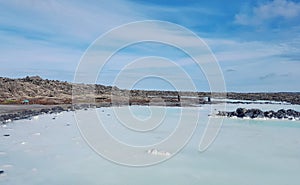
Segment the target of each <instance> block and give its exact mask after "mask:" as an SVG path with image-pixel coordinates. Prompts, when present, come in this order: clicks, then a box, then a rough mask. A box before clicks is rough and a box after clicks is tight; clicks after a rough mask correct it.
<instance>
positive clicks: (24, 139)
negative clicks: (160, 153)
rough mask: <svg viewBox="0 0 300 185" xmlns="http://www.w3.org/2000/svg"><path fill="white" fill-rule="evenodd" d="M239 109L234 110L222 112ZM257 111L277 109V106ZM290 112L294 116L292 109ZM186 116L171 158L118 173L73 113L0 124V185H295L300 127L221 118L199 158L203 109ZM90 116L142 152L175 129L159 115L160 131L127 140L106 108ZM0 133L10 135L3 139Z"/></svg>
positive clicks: (171, 111) (172, 116)
mask: <svg viewBox="0 0 300 185" xmlns="http://www.w3.org/2000/svg"><path fill="white" fill-rule="evenodd" d="M238 106H241V105H229V107H228V108H229V109H235V108H236V107H238ZM247 106H250V107H253V105H247ZM257 106H258V108H262V109H279V108H282V107H281V106H280V105H257ZM291 107H293V108H294V109H297V110H299V107H297V106H291ZM284 108H285V107H284ZM287 108H290V107H287ZM120 109H122V107H121V108H120ZM157 109H161V108H159V107H157ZM185 109H191V112H192V111H195V110H196V111H200V112H201V116H200V119H199V123H198V127H197V129H196V132H195V133H194V135H193V136H192V139H191V140H190V142H189V143H188V144H187V145H186V147H185V148H183V150H181V151H180V152H179V153H178V154H177V155H175V156H174V157H172V158H171V159H169V160H167V161H166V162H163V163H159V164H157V165H153V166H149V167H127V166H122V165H118V164H115V163H112V162H110V161H107V160H106V159H104V158H102V157H101V156H99V155H98V154H97V153H95V152H94V151H93V150H92V149H91V148H90V147H89V146H88V145H87V144H86V142H85V141H84V140H83V139H82V137H81V135H80V132H79V130H78V128H77V125H76V122H75V117H74V113H73V112H64V113H62V114H60V115H41V116H39V117H38V119H32V120H20V121H15V122H12V123H9V124H7V125H6V126H3V125H2V126H1V129H0V137H1V139H0V169H2V170H4V171H5V173H4V174H1V175H0V184H3V185H4V184H5V185H21V184H22V185H24V184H30V185H40V184H44V185H47V184H49V185H56V184H78V185H82V184H91V185H94V184H95V185H96V184H97V185H99V184H100V185H101V184H103V185H135V184H139V185H140V184H146V185H148V184H149V185H153V184H173V185H177V184H178V185H180V184H182V185H183V184H207V185H208V184H210V185H235V184H236V185H241V184H243V185H247V184H249V185H253V184H256V185H260V184H261V185H265V184H272V185H276V184H278V185H283V184H286V185H289V184H290V185H294V184H295V185H296V184H299V182H300V176H299V172H300V121H283V120H242V119H228V118H226V119H224V122H223V125H222V128H221V130H220V132H219V134H218V137H217V138H216V140H215V142H214V143H213V144H212V145H211V146H210V147H209V148H208V149H207V150H206V151H204V152H199V151H198V145H199V141H200V139H201V136H202V134H203V131H204V128H205V125H206V122H207V119H208V116H207V115H208V114H209V110H210V107H209V106H204V107H202V108H200V109H199V110H198V109H197V108H185ZM82 111H83V110H82ZM88 111H92V110H88ZM88 111H86V112H88ZM97 111H98V113H99V114H100V115H102V117H104V122H105V127H106V128H107V130H108V131H109V132H111V134H113V135H115V137H117V138H118V139H120V140H123V141H126V142H130V143H132V144H136V145H143V144H149V143H153V142H157V141H159V140H161V139H163V138H165V137H167V136H168V135H169V134H170V133H171V132H172V130H173V129H175V128H176V120H177V119H178V117H177V116H176V115H178V114H179V113H180V111H181V108H166V116H165V117H166V118H165V120H164V122H163V124H162V125H161V126H160V127H159V128H157V129H155V130H154V131H152V132H149V133H140V134H132V133H131V131H128V130H127V129H126V128H125V127H123V126H122V125H121V124H119V123H118V121H116V118H115V117H114V112H113V111H112V109H111V108H100V109H98V110H97ZM132 112H133V114H135V115H136V117H138V118H140V119H147V118H148V117H150V116H151V112H150V111H149V109H147V107H138V106H135V107H132ZM52 118H55V119H52ZM187 121H188V120H187ZM4 134H10V136H9V137H4V136H3V135H4ZM145 155H147V154H146V153H145Z"/></svg>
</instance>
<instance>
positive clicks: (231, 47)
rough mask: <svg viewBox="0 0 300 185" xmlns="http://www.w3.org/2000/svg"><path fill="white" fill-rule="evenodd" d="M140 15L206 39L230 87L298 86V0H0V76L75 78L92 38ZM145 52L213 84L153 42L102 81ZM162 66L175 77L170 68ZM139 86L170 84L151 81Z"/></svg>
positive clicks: (116, 63)
mask: <svg viewBox="0 0 300 185" xmlns="http://www.w3.org/2000/svg"><path fill="white" fill-rule="evenodd" d="M143 20H162V21H169V22H172V23H176V24H179V25H182V26H184V27H186V28H188V29H190V30H191V31H193V32H195V33H196V34H197V35H198V36H199V37H201V38H202V39H203V40H204V41H205V42H206V43H207V44H208V45H209V47H210V48H211V50H212V51H213V53H214V54H215V56H216V58H217V59H218V61H219V64H220V66H221V69H222V71H223V74H224V78H225V81H226V87H227V89H228V91H300V85H299V82H298V80H299V79H300V73H299V67H300V21H299V20H300V1H292V0H258V1H247V0H246V1H245V0H244V1H242V0H239V1H238V0H232V1H220V0H211V1H196V0H195V1H193V0H188V1H179V0H175V1H174V0H173V1H167V0H164V1H159V0H150V1H139V0H131V1H129V0H113V1H101V0H100V1H97V0H87V1H79V0H74V1H67V0H65V1H64V0H60V1H59V0H57V1H56V0H44V1H39V0H23V1H21V0H10V1H6V0H0V49H1V50H0V51H1V58H0V62H1V68H0V76H8V77H24V76H26V75H40V76H42V77H44V78H50V79H59V80H67V81H72V79H73V76H74V72H75V70H76V67H77V65H78V63H79V61H80V58H81V56H82V55H83V53H84V52H85V50H86V49H87V48H88V46H89V45H90V44H91V43H92V42H93V41H94V40H95V39H97V38H98V37H99V36H101V35H102V34H104V33H106V32H107V31H109V30H111V29H113V28H114V27H116V26H120V25H122V24H126V23H129V22H132V21H143ZM166 53H167V55H166ZM147 55H158V56H162V57H166V58H171V59H172V60H174V61H178V65H180V66H182V68H183V69H184V70H186V72H187V73H188V74H190V76H191V77H192V78H193V79H194V81H195V84H196V86H197V88H198V89H199V90H208V89H209V87H208V84H207V82H206V79H205V77H204V76H203V74H202V73H201V71H199V70H198V71H197V70H195V68H194V66H193V64H190V63H191V62H187V61H188V60H189V59H188V58H187V57H186V56H185V55H184V54H182V53H180V52H178V51H176V50H174V48H169V47H166V46H159V45H155V44H149V43H148V44H144V45H140V46H133V47H130V48H127V49H125V50H123V51H121V52H120V53H119V54H118V55H117V56H115V57H114V58H112V61H111V62H110V63H109V64H108V65H107V67H106V68H105V70H104V71H103V73H102V77H99V80H98V81H99V82H100V83H103V84H107V85H109V84H112V83H113V79H114V77H115V76H116V75H117V74H118V72H119V71H120V69H121V68H122V66H124V65H126V63H129V61H131V60H133V59H136V58H138V57H144V56H147ZM158 68H160V69H161V70H162V69H163V70H164V71H165V73H166V75H172V76H173V78H174V80H176V75H174V74H172V68H167V67H165V68H161V67H160V66H158ZM147 70H153V69H152V68H149V66H145V67H144V68H143V67H139V68H138V69H136V70H131V71H130V74H131V75H134V74H135V73H142V72H144V71H147ZM153 82H154V83H153ZM136 87H137V88H148V89H151V88H159V89H164V88H169V87H170V86H169V85H168V84H167V83H166V82H161V80H157V79H153V80H150V79H147V80H145V81H144V82H142V81H141V82H140V83H139V84H137V85H136Z"/></svg>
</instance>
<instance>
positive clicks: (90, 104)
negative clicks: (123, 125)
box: [0, 76, 300, 123]
mask: <svg viewBox="0 0 300 185" xmlns="http://www.w3.org/2000/svg"><path fill="white" fill-rule="evenodd" d="M74 89H76V91H75V92H76V93H74ZM262 100H263V101H262ZM273 102H277V103H279V104H286V103H287V104H295V105H300V92H278V93H233V92H229V93H226V94H225V93H211V92H177V91H157V90H126V89H119V88H118V87H113V86H104V85H99V84H93V85H91V84H73V83H70V82H62V81H58V80H48V79H42V78H41V77H39V76H32V77H28V76H27V77H25V78H19V79H11V78H4V77H0V123H6V122H10V121H14V120H19V119H31V118H32V117H34V116H36V115H40V114H45V113H59V112H62V111H74V110H77V109H85V108H99V107H109V106H131V105H143V106H150V105H155V106H177V107H184V106H189V107H190V106H201V105H203V104H218V103H238V104H251V103H255V104H270V103H271V104H272V103H273ZM244 111H246V112H245V113H243V114H241V113H240V112H237V111H234V112H220V113H219V115H222V116H228V117H233V116H237V117H248V116H249V117H268V114H267V113H265V112H262V111H258V110H256V109H253V110H252V109H251V110H243V111H242V112H244ZM249 111H250V112H249ZM273 112H274V111H273ZM273 112H271V113H270V116H269V117H271V118H275V117H277V118H279V119H280V118H281V117H288V116H289V115H288V114H290V112H291V111H287V113H284V114H281V113H280V112H279V113H275V112H274V113H273ZM283 112H284V111H283ZM292 112H293V111H292ZM297 113H298V112H297ZM265 114H266V115H265ZM293 114H294V112H293ZM295 114H296V113H295ZM282 115H283V116H282ZM297 115H298V114H297Z"/></svg>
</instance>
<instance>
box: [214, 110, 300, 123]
mask: <svg viewBox="0 0 300 185" xmlns="http://www.w3.org/2000/svg"><path fill="white" fill-rule="evenodd" d="M217 115H218V116H226V117H237V118H251V119H254V118H268V119H288V120H300V112H298V111H295V110H292V109H288V110H285V109H280V110H278V111H272V110H270V111H262V110H260V109H245V108H238V109H236V110H235V111H232V112H225V111H219V112H218V114H217Z"/></svg>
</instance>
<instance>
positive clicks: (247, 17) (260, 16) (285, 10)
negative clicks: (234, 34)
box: [235, 0, 300, 25]
mask: <svg viewBox="0 0 300 185" xmlns="http://www.w3.org/2000/svg"><path fill="white" fill-rule="evenodd" d="M299 16H300V3H296V2H293V1H289V0H274V1H271V2H268V3H266V4H262V5H260V6H257V7H254V8H253V9H252V11H251V12H246V13H245V12H241V13H239V14H237V15H236V16H235V23H237V24H241V25H261V24H264V23H266V21H269V20H272V19H276V18H283V19H287V20H288V19H294V18H297V17H299Z"/></svg>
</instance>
